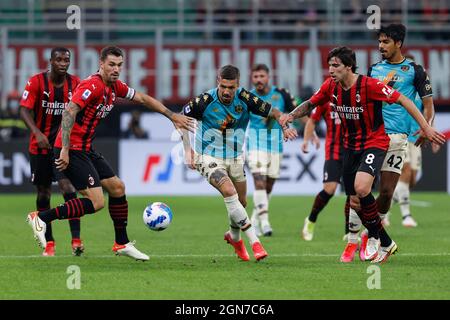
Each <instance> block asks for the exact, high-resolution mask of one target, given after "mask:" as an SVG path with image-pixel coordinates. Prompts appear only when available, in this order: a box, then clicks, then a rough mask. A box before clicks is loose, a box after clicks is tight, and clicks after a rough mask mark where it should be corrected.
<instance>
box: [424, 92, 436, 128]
mask: <svg viewBox="0 0 450 320" xmlns="http://www.w3.org/2000/svg"><path fill="white" fill-rule="evenodd" d="M422 104H423V116H424V117H425V120H427V122H428V123H429V124H430V125H431V126H433V122H434V104H433V97H432V96H428V97H424V98H422Z"/></svg>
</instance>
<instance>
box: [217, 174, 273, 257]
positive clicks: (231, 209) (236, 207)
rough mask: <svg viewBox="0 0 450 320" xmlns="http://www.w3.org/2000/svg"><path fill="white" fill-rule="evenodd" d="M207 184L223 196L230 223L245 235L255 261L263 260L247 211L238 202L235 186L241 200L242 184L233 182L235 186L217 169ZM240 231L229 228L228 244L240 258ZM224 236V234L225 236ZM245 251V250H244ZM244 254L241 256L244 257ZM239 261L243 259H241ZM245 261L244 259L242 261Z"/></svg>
mask: <svg viewBox="0 0 450 320" xmlns="http://www.w3.org/2000/svg"><path fill="white" fill-rule="evenodd" d="M209 183H210V184H211V185H212V186H213V187H214V188H216V189H217V190H218V191H219V192H220V193H221V194H222V196H223V198H224V202H225V206H226V208H227V212H228V217H229V219H230V220H231V221H233V222H234V223H235V224H236V225H237V226H238V227H239V228H240V230H242V231H243V232H244V233H245V235H246V236H247V238H248V240H249V242H250V244H251V246H252V249H253V252H254V255H255V258H256V259H257V260H260V259H263V258H265V257H266V256H267V253H266V252H265V251H264V249H263V248H262V246H261V243H260V241H259V239H258V237H257V236H256V233H255V229H254V228H253V226H252V224H251V223H250V219H249V218H248V215H247V211H245V208H244V206H243V205H242V203H241V202H240V201H239V195H238V191H237V190H236V187H235V184H236V185H237V186H238V189H239V190H240V192H241V198H242V197H243V193H244V192H245V193H246V188H244V187H243V185H242V184H243V183H246V182H245V181H243V182H235V184H234V183H233V182H232V181H231V179H230V177H229V176H228V174H227V172H226V171H225V170H223V169H217V170H215V171H213V172H212V173H211V176H210V178H209ZM240 230H236V229H235V228H233V227H232V226H231V228H230V231H229V233H230V238H231V240H232V242H230V241H228V240H227V239H226V240H227V241H228V242H230V244H231V245H233V247H234V248H235V251H236V253H237V254H238V255H239V257H241V254H242V252H244V249H245V247H244V248H242V246H239V248H237V246H236V245H237V244H238V243H239V242H240V240H241V237H240V232H239V231H240ZM225 236H226V234H225ZM242 245H243V243H242ZM255 249H262V250H256V252H255ZM245 251H246V250H245ZM244 255H245V254H242V256H244ZM241 259H243V258H242V257H241ZM243 260H245V259H243Z"/></svg>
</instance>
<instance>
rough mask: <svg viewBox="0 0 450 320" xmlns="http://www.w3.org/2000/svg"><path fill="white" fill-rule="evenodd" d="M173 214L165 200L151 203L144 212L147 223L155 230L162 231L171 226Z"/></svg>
mask: <svg viewBox="0 0 450 320" xmlns="http://www.w3.org/2000/svg"><path fill="white" fill-rule="evenodd" d="M172 218H173V214H172V210H171V209H170V207H169V206H168V205H167V204H165V203H163V202H153V203H151V204H149V205H148V206H147V207H146V208H145V209H144V213H143V219H144V223H145V225H146V226H147V227H148V228H149V229H150V230H154V231H162V230H165V229H167V227H169V225H170V223H171V222H172Z"/></svg>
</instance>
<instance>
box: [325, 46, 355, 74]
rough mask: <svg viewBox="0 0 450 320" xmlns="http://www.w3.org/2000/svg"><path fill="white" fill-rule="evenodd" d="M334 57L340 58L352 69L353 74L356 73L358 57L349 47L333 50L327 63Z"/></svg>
mask: <svg viewBox="0 0 450 320" xmlns="http://www.w3.org/2000/svg"><path fill="white" fill-rule="evenodd" d="M333 57H336V58H339V59H340V60H341V61H342V64H343V65H344V66H346V67H352V72H356V68H357V66H356V55H355V52H354V51H353V50H352V49H350V48H349V47H337V48H334V49H332V50H331V51H330V52H329V53H328V57H327V62H329V61H330V59H331V58H333Z"/></svg>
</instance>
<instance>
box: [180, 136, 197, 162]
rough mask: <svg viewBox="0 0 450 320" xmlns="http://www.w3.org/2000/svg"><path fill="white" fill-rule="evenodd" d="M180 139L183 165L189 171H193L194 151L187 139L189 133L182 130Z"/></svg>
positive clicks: (188, 138)
mask: <svg viewBox="0 0 450 320" xmlns="http://www.w3.org/2000/svg"><path fill="white" fill-rule="evenodd" d="M181 131H182V136H181V138H182V139H183V149H184V163H185V164H186V165H187V167H188V168H190V169H195V165H194V151H193V150H192V147H191V140H190V137H189V131H187V130H185V129H183V130H181Z"/></svg>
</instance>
